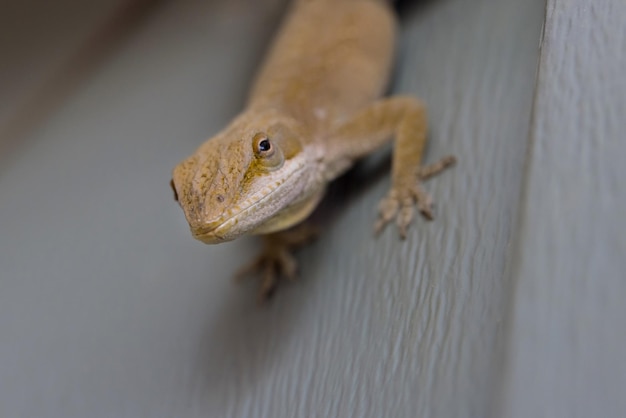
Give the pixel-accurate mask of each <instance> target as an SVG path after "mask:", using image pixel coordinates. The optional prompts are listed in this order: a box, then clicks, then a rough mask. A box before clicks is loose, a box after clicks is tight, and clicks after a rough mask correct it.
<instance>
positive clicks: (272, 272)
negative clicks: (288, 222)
mask: <svg viewBox="0 0 626 418" xmlns="http://www.w3.org/2000/svg"><path fill="white" fill-rule="evenodd" d="M316 236H317V230H316V229H315V228H314V227H313V226H312V225H311V224H309V223H307V222H304V223H302V224H300V225H297V226H295V227H293V228H291V229H287V230H284V231H279V232H274V233H271V234H267V235H261V239H262V240H263V249H262V250H261V253H260V254H259V255H258V256H257V257H256V258H255V259H254V260H253V261H252V262H251V263H249V264H247V265H245V266H244V267H242V268H241V269H240V270H239V271H237V273H235V279H236V280H241V279H243V278H244V277H247V276H256V275H260V276H261V288H260V290H259V300H260V301H261V302H263V301H265V300H267V299H269V298H270V297H271V296H272V294H273V293H274V290H275V289H276V286H277V285H278V280H279V279H280V278H281V277H285V278H287V279H288V280H295V279H296V277H297V270H298V262H297V260H296V258H295V257H294V255H293V252H294V251H295V250H297V249H298V248H300V247H302V246H303V245H305V244H307V243H309V242H310V241H312V240H313V239H314V238H315V237H316Z"/></svg>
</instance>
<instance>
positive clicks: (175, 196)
mask: <svg viewBox="0 0 626 418" xmlns="http://www.w3.org/2000/svg"><path fill="white" fill-rule="evenodd" d="M170 187H171V188H172V191H173V192H174V200H175V201H177V202H178V192H177V191H176V186H174V179H172V180H170Z"/></svg>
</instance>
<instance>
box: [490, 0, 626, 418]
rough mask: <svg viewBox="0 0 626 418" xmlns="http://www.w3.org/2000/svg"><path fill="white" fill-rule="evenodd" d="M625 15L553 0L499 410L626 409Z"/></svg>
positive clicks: (608, 413)
mask: <svg viewBox="0 0 626 418" xmlns="http://www.w3.org/2000/svg"><path fill="white" fill-rule="evenodd" d="M625 23H626V3H625V2H624V1H622V0H598V1H593V2H588V1H584V0H578V1H566V0H550V1H548V9H547V16H546V24H545V33H544V37H543V46H542V52H541V61H540V67H539V75H538V87H537V97H536V99H535V106H534V122H533V124H532V146H531V149H530V153H529V164H528V173H527V181H526V185H525V190H524V195H525V198H524V202H523V205H522V210H521V219H520V225H519V228H518V233H517V242H516V244H515V248H516V249H515V251H514V254H515V256H514V257H513V260H514V263H512V268H511V270H510V272H511V276H512V277H511V280H513V283H514V284H515V286H514V293H513V298H512V305H511V306H512V308H511V318H510V320H509V321H508V324H509V325H508V328H509V331H508V344H507V347H508V349H507V355H506V356H505V359H506V362H505V363H504V365H505V368H504V373H503V376H502V377H503V379H502V381H503V385H502V387H503V388H504V391H503V394H504V396H503V402H502V404H501V405H500V406H501V409H500V410H499V411H500V412H499V413H498V414H497V416H506V417H520V418H521V417H531V416H532V417H540V416H541V417H567V418H575V417H591V416H597V417H600V416H601V417H624V416H626V396H625V395H626V360H625V359H624V353H625V351H624V350H625V347H626V324H625V319H626V304H625V303H624V297H625V295H626V258H625V257H626V224H625V221H624V215H625V214H626V188H625V186H624V184H625V181H626V129H625V128H626V122H625V120H626V25H625Z"/></svg>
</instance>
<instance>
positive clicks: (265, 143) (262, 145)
mask: <svg viewBox="0 0 626 418" xmlns="http://www.w3.org/2000/svg"><path fill="white" fill-rule="evenodd" d="M271 147H272V144H270V141H269V140H267V139H262V140H261V141H260V142H259V151H262V152H264V151H269V150H270V148H271Z"/></svg>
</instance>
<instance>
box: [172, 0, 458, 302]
mask: <svg viewBox="0 0 626 418" xmlns="http://www.w3.org/2000/svg"><path fill="white" fill-rule="evenodd" d="M395 31H396V21H395V17H394V14H393V12H392V10H391V7H390V5H389V4H388V2H386V1H382V0H297V1H295V2H294V3H293V5H292V8H291V10H290V12H289V14H288V16H287V18H286V20H285V22H284V23H283V25H282V27H281V29H280V30H279V33H278V35H277V37H276V39H275V40H274V43H273V45H272V47H271V49H270V51H269V54H268V56H267V57H266V60H265V63H264V65H263V66H262V68H261V70H260V72H259V73H258V75H257V78H256V81H255V83H254V85H253V88H252V91H251V94H250V96H249V100H248V102H247V105H246V106H245V109H244V110H243V111H242V112H241V114H239V116H237V117H236V118H235V119H234V120H233V121H232V122H231V123H230V124H229V125H228V126H227V127H226V128H225V129H223V130H222V131H221V132H219V133H218V134H217V135H215V136H214V137H212V138H210V139H209V140H207V141H206V142H205V143H203V144H202V145H201V146H200V147H199V148H198V150H197V151H196V152H195V153H194V154H193V155H192V156H190V157H189V158H187V159H186V160H184V161H182V162H181V163H180V164H179V165H178V166H177V167H176V168H175V169H174V172H173V179H172V187H173V188H174V193H175V196H176V198H177V200H178V202H179V204H180V206H181V207H182V209H183V211H184V213H185V217H186V218H187V221H188V223H189V226H190V228H191V232H192V234H193V236H194V237H195V238H197V239H199V240H200V241H203V242H205V243H207V244H214V243H220V242H224V241H229V240H232V239H235V238H237V237H240V236H242V235H246V234H263V235H264V237H265V248H264V250H263V251H262V253H261V255H260V256H259V257H258V258H257V260H255V261H254V262H253V263H252V264H250V265H249V266H248V267H246V268H245V269H244V271H246V272H248V273H249V272H260V273H261V275H262V285H261V296H262V297H265V296H267V295H269V294H270V292H271V291H272V290H273V289H274V287H275V285H276V282H277V278H278V277H280V276H286V277H288V278H293V277H294V276H295V274H296V262H295V260H294V258H293V256H292V254H291V252H292V250H293V249H294V248H295V247H296V246H298V245H299V244H300V243H301V242H302V241H304V240H305V239H306V238H308V237H309V236H310V234H309V233H307V232H304V233H303V232H302V231H308V230H307V229H304V228H302V229H301V230H300V231H298V229H297V228H296V229H295V230H294V229H291V230H288V229H289V228H291V227H293V226H295V225H297V224H300V223H301V222H302V221H304V220H305V219H306V218H307V217H308V216H309V215H310V214H311V212H312V211H313V209H314V208H315V207H316V206H317V205H318V203H319V201H320V199H321V198H322V196H323V194H324V191H325V189H326V186H327V184H328V183H329V182H330V181H332V180H333V179H335V178H337V177H338V176H339V175H341V174H342V173H344V172H345V171H346V170H347V169H348V168H350V167H351V166H352V165H353V164H354V162H355V161H356V160H358V159H359V158H361V157H364V156H366V155H368V154H369V153H371V152H372V151H374V150H376V149H377V148H379V147H381V146H382V145H383V144H385V143H387V142H388V141H389V140H391V139H394V140H395V144H394V145H395V146H394V151H393V162H392V164H393V166H392V187H391V190H390V191H389V193H388V194H387V196H386V197H385V198H383V199H382V201H381V203H380V206H379V216H378V220H377V222H376V224H375V230H376V231H377V232H378V231H380V230H381V229H382V228H383V227H384V226H385V225H386V224H387V223H389V222H390V221H392V220H394V219H395V221H396V224H397V227H398V229H399V233H400V236H401V237H402V238H404V237H406V234H407V227H408V226H409V224H410V223H411V221H412V219H413V217H414V207H415V206H417V209H418V210H419V211H420V212H421V213H422V215H424V216H425V217H426V218H428V219H432V217H433V215H432V210H431V206H432V200H431V198H430V196H429V195H428V194H427V193H426V192H425V191H424V189H423V188H422V184H421V181H422V180H425V179H426V178H428V177H431V176H433V175H435V174H437V173H438V172H440V171H442V170H443V169H444V168H446V167H448V166H449V165H451V164H453V163H454V157H451V156H448V157H445V158H443V159H441V160H440V161H438V162H436V163H434V164H431V165H427V166H420V163H421V159H422V153H423V150H424V146H425V144H426V140H427V138H426V134H427V116H426V108H425V106H424V104H423V103H422V102H421V101H419V100H418V99H416V98H414V97H410V96H391V97H388V98H381V96H382V94H383V93H384V89H385V87H386V85H387V83H388V79H389V75H390V70H391V67H392V61H393V51H394V43H395Z"/></svg>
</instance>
